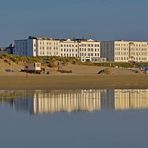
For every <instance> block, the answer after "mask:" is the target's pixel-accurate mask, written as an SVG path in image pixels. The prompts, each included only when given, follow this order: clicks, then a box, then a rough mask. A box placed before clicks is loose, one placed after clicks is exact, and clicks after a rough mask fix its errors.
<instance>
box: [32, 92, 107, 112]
mask: <svg viewBox="0 0 148 148" xmlns="http://www.w3.org/2000/svg"><path fill="white" fill-rule="evenodd" d="M104 92H105V90H76V91H51V92H50V93H42V92H41V91H38V92H36V93H35V94H34V98H33V100H34V101H33V102H34V106H33V108H34V113H46V112H50V113H52V112H74V111H90V112H91V111H95V110H99V109H100V108H101V94H102V93H104Z"/></svg>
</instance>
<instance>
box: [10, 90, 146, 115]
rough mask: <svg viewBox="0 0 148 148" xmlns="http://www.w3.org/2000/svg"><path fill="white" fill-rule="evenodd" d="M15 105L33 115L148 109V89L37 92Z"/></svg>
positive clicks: (17, 101)
mask: <svg viewBox="0 0 148 148" xmlns="http://www.w3.org/2000/svg"><path fill="white" fill-rule="evenodd" d="M12 104H13V107H14V108H15V109H17V110H23V111H29V112H30V113H33V114H40V113H54V112H76V111H89V112H92V111H97V110H100V109H115V110H128V109H148V89H145V90H141V89H140V90H137V89H135V90H131V89H129V90H128V89H127V90H126V89H123V90H120V89H116V90H61V91H60V90H57V91H34V92H33V93H32V94H31V95H29V96H23V97H22V99H19V98H18V99H14V100H13V101H12Z"/></svg>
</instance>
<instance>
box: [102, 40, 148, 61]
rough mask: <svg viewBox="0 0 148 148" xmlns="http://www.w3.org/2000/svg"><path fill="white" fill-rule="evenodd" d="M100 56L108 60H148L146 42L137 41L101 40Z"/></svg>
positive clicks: (147, 43)
mask: <svg viewBox="0 0 148 148" xmlns="http://www.w3.org/2000/svg"><path fill="white" fill-rule="evenodd" d="M101 57H106V58H107V60H108V61H115V62H128V61H130V60H133V61H137V62H148V42H140V41H139V42H138V41H123V40H121V41H103V42H101Z"/></svg>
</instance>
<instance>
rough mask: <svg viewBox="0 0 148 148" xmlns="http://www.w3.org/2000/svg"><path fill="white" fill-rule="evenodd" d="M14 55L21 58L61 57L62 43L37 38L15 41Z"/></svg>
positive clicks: (50, 39)
mask: <svg viewBox="0 0 148 148" xmlns="http://www.w3.org/2000/svg"><path fill="white" fill-rule="evenodd" d="M14 54H16V55H21V56H60V41H59V40H56V39H52V38H35V37H29V38H28V39H25V40H15V49H14Z"/></svg>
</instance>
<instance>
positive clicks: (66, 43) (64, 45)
mask: <svg viewBox="0 0 148 148" xmlns="http://www.w3.org/2000/svg"><path fill="white" fill-rule="evenodd" d="M60 56H61V57H78V42H77V41H74V40H70V39H67V40H61V41H60Z"/></svg>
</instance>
